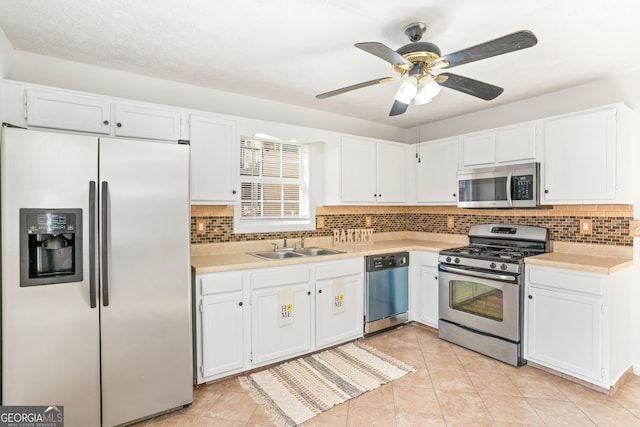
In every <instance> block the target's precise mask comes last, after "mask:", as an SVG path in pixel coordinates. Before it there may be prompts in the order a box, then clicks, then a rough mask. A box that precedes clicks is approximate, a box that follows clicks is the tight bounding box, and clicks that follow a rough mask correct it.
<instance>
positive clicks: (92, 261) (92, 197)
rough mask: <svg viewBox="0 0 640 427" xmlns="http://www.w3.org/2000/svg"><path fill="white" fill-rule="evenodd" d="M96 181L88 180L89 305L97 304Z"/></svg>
mask: <svg viewBox="0 0 640 427" xmlns="http://www.w3.org/2000/svg"><path fill="white" fill-rule="evenodd" d="M97 214H98V213H97V212H96V182H95V181H89V301H90V302H89V305H90V306H91V308H96V306H97V292H96V218H97Z"/></svg>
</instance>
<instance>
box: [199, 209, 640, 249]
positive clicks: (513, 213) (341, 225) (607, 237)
mask: <svg viewBox="0 0 640 427" xmlns="http://www.w3.org/2000/svg"><path fill="white" fill-rule="evenodd" d="M316 215H317V216H318V218H316V223H318V220H319V221H320V222H321V223H323V227H322V228H316V230H315V231H305V232H304V233H301V232H288V233H251V234H234V233H233V206H192V208H191V243H226V242H239V241H246V240H281V239H282V238H284V237H286V238H287V239H296V238H299V237H300V236H301V235H302V234H304V235H305V236H306V237H324V236H331V235H333V229H348V228H364V227H365V225H366V219H367V217H368V218H369V219H370V220H371V227H372V228H373V229H374V233H382V232H395V231H418V232H428V233H445V234H459V235H466V234H467V233H468V231H469V227H470V226H471V225H473V224H488V223H500V222H505V223H514V224H528V225H536V226H540V227H547V228H548V229H549V239H550V240H552V241H562V242H574V243H592V244H603V245H613V246H632V245H633V237H631V236H630V235H629V227H630V221H631V220H632V218H633V208H632V206H631V205H562V206H555V207H553V208H551V209H516V210H485V209H459V208H456V207H442V206H439V207H419V206H418V207H409V206H407V207H404V206H389V207H382V206H320V207H318V208H317V209H316ZM449 217H453V219H454V226H453V227H452V228H449V227H448V226H447V220H448V218H449ZM580 219H591V220H592V222H593V233H592V234H580V226H579V220H580ZM197 220H204V221H205V224H206V232H205V233H201V234H198V233H196V221H197Z"/></svg>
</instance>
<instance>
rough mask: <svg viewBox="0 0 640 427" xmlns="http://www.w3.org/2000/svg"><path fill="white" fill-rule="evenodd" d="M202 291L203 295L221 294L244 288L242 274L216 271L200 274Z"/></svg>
mask: <svg viewBox="0 0 640 427" xmlns="http://www.w3.org/2000/svg"><path fill="white" fill-rule="evenodd" d="M199 283H200V293H201V294H202V295H211V294H221V293H224V292H233V291H241V290H242V274H238V273H216V274H212V275H205V276H200V278H199Z"/></svg>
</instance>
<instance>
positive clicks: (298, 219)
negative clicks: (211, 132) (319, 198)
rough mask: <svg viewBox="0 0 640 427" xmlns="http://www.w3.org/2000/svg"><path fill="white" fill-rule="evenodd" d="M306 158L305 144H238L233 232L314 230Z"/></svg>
mask: <svg viewBox="0 0 640 427" xmlns="http://www.w3.org/2000/svg"><path fill="white" fill-rule="evenodd" d="M308 158H309V154H308V147H307V146H306V145H304V144H296V143H291V142H284V141H265V140H259V139H255V138H243V139H242V140H241V141H240V204H239V207H238V209H236V210H235V211H236V212H235V215H234V216H235V227H234V228H235V230H236V232H265V231H289V230H307V229H310V228H311V229H313V227H315V218H312V215H311V209H310V200H309V178H308V176H309V173H308V164H309V162H308ZM310 226H311V227H310Z"/></svg>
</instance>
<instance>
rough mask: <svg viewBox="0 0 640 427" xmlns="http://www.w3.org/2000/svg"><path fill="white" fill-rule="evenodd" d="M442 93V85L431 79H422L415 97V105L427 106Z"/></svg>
mask: <svg viewBox="0 0 640 427" xmlns="http://www.w3.org/2000/svg"><path fill="white" fill-rule="evenodd" d="M439 93H440V85H439V84H438V83H436V81H435V80H433V79H432V78H430V77H423V78H422V79H420V87H419V88H418V93H417V94H416V95H415V99H414V100H413V103H414V104H416V105H421V104H426V103H428V102H431V100H432V99H433V98H434V97H435V96H436V95H437V94H439Z"/></svg>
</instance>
